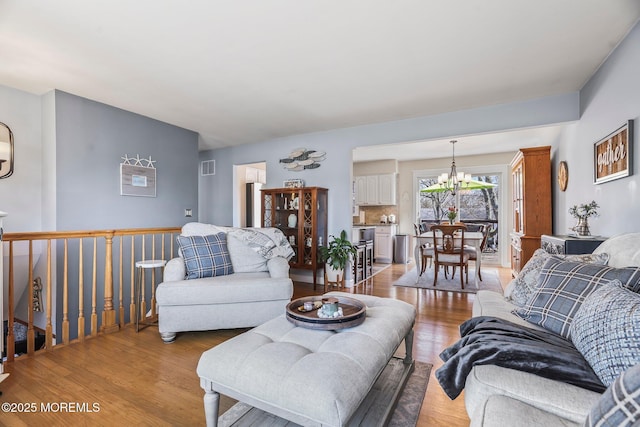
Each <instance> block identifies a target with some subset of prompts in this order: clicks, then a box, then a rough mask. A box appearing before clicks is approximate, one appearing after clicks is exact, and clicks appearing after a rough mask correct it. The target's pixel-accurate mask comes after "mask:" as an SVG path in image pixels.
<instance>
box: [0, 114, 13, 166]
mask: <svg viewBox="0 0 640 427" xmlns="http://www.w3.org/2000/svg"><path fill="white" fill-rule="evenodd" d="M12 173H13V132H11V129H9V126H7V125H5V124H4V123H0V178H8V177H10V176H11V174H12Z"/></svg>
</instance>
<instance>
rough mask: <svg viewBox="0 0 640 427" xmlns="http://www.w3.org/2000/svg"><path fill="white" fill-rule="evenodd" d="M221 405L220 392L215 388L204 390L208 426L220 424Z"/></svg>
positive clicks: (212, 426) (213, 426)
mask: <svg viewBox="0 0 640 427" xmlns="http://www.w3.org/2000/svg"><path fill="white" fill-rule="evenodd" d="M219 407H220V394H219V393H218V392H215V391H213V390H206V391H205V392H204V417H205V420H206V422H207V427H216V426H217V425H218V409H219Z"/></svg>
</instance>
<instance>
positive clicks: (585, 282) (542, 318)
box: [513, 257, 640, 338]
mask: <svg viewBox="0 0 640 427" xmlns="http://www.w3.org/2000/svg"><path fill="white" fill-rule="evenodd" d="M614 279H618V280H620V281H621V282H622V284H623V285H624V286H625V287H627V288H629V289H631V290H632V291H634V292H637V291H638V290H640V283H639V282H640V268H633V267H627V268H613V267H607V266H604V265H597V264H585V263H582V262H573V261H563V260H561V259H557V258H553V257H552V258H549V260H547V262H546V263H545V264H544V266H543V267H542V270H541V271H540V276H539V278H538V283H537V289H536V290H535V292H534V293H533V294H532V295H531V297H530V298H529V301H527V304H525V305H524V306H523V307H521V308H518V309H516V310H514V311H513V313H514V314H516V315H517V316H519V317H521V318H523V319H524V320H526V321H527V322H530V323H533V324H536V325H539V326H542V327H543V328H545V329H547V330H549V331H551V332H554V333H556V334H558V335H561V336H562V337H564V338H569V326H570V325H571V321H572V320H573V317H574V316H575V314H576V312H577V311H578V309H579V308H580V305H581V304H582V302H583V301H584V299H585V298H586V297H587V296H589V294H590V293H591V292H593V290H594V289H595V288H596V287H597V286H598V285H600V284H602V283H608V282H609V281H611V280H614Z"/></svg>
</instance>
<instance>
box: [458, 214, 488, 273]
mask: <svg viewBox="0 0 640 427" xmlns="http://www.w3.org/2000/svg"><path fill="white" fill-rule="evenodd" d="M467 231H470V230H469V226H468V225H467ZM473 231H478V232H480V233H482V242H481V243H480V253H478V251H477V250H476V247H475V246H471V245H465V246H464V251H465V252H466V253H467V254H469V261H473V262H478V257H480V256H482V251H484V248H485V247H486V246H487V235H488V232H489V229H488V227H487V226H486V225H485V224H478V227H476V229H475V230H473ZM478 279H480V281H481V282H482V271H481V270H478Z"/></svg>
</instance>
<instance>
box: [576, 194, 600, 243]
mask: <svg viewBox="0 0 640 427" xmlns="http://www.w3.org/2000/svg"><path fill="white" fill-rule="evenodd" d="M599 207H600V206H598V204H597V203H596V201H595V200H593V201H591V203H587V204H582V205H580V206H578V205H574V206H572V207H571V208H569V213H570V214H571V216H573V217H574V218H575V219H577V220H578V224H576V226H575V227H573V228H571V229H570V230H573V231H575V232H576V234H577V235H578V236H590V235H591V232H590V231H589V222H588V219H589V217H597V216H598V208H599Z"/></svg>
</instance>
